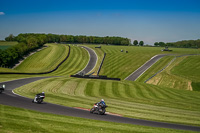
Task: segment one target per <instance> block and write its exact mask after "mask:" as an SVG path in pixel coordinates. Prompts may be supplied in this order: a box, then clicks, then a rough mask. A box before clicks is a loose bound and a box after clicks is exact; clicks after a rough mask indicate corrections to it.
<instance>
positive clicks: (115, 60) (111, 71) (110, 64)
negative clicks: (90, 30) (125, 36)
mask: <svg viewBox="0 0 200 133" xmlns="http://www.w3.org/2000/svg"><path fill="white" fill-rule="evenodd" d="M121 49H123V50H124V51H125V50H128V53H125V52H121ZM102 50H103V51H104V52H105V53H106V58H105V60H104V64H103V66H102V70H101V71H100V75H107V76H108V77H114V78H121V79H124V78H126V77H127V76H129V75H130V74H131V73H132V72H133V71H135V70H136V69H137V68H139V67H140V66H141V65H143V64H144V63H145V62H146V61H147V60H149V59H150V58H151V57H153V56H154V55H156V54H158V53H160V50H158V49H157V48H140V47H133V46H132V47H131V46H126V47H124V46H118V47H116V46H102Z"/></svg>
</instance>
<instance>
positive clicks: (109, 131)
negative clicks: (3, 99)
mask: <svg viewBox="0 0 200 133" xmlns="http://www.w3.org/2000/svg"><path fill="white" fill-rule="evenodd" d="M0 112H1V113H0V117H1V119H0V132H1V133H12V132H14V133H35V132H37V133H53V132H59V133H66V132H70V133H72V132H73V133H75V132H84V133H86V132H87V133H93V132H98V133H104V132H106V133H113V132H115V133H124V132H126V133H128V132H131V133H132V132H134V133H141V132H145V133H152V132H154V133H160V132H165V133H171V132H173V133H189V132H191V131H182V130H173V129H164V128H154V127H145V126H137V125H130V124H121V123H114V122H106V121H98V120H90V119H84V118H76V117H70V116H62V115H53V114H49V113H41V112H37V111H31V110H27V109H22V108H15V107H10V106H5V105H1V104H0Z"/></svg>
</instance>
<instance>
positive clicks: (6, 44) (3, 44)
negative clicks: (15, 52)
mask: <svg viewBox="0 0 200 133" xmlns="http://www.w3.org/2000/svg"><path fill="white" fill-rule="evenodd" d="M16 44H18V42H0V49H1V50H4V49H7V48H9V47H11V46H13V45H16Z"/></svg>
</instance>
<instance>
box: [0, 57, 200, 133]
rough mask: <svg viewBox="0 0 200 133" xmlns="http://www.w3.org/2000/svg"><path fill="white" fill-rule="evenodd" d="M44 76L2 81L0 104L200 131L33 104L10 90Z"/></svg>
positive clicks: (189, 127) (119, 121)
mask: <svg viewBox="0 0 200 133" xmlns="http://www.w3.org/2000/svg"><path fill="white" fill-rule="evenodd" d="M90 61H91V60H90ZM88 64H89V63H88ZM45 78H53V77H34V78H26V79H18V80H13V81H6V82H2V83H1V84H5V85H6V90H5V91H4V92H3V93H2V94H0V104H3V105H9V106H14V107H20V108H25V109H30V110H35V111H40V112H46V113H52V114H58V115H66V116H74V117H81V118H87V119H95V120H102V121H110V122H117V123H126V124H134V125H143V126H151V127H160V128H171V129H179V130H190V131H200V127H196V126H187V125H180V124H171V123H164V122H155V121H149V120H140V119H133V118H127V117H121V116H115V115H97V114H90V113H89V111H86V110H81V109H76V108H72V107H66V106H61V105H56V104H52V103H47V102H44V103H42V104H35V103H32V99H29V98H26V97H22V96H19V95H16V94H14V93H13V92H12V91H13V89H15V88H18V87H20V86H23V85H25V84H28V83H31V82H34V81H37V80H41V79H45ZM47 95H48V94H47ZM33 98H34V96H33ZM109 106H112V105H109Z"/></svg>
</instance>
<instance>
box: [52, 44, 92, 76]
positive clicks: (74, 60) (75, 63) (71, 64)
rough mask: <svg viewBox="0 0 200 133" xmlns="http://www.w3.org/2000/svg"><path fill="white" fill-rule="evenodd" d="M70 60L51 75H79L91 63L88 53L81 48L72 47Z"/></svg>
mask: <svg viewBox="0 0 200 133" xmlns="http://www.w3.org/2000/svg"><path fill="white" fill-rule="evenodd" d="M70 48H71V51H70V55H69V58H68V59H67V60H66V61H65V62H64V63H63V64H62V65H61V66H60V67H59V68H58V69H57V70H56V71H55V72H53V73H51V74H49V75H55V76H67V75H72V74H75V73H78V72H79V71H81V70H82V69H83V68H85V66H86V65H87V63H88V61H89V55H88V52H87V51H86V50H85V49H84V48H81V47H78V46H71V47H70Z"/></svg>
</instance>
